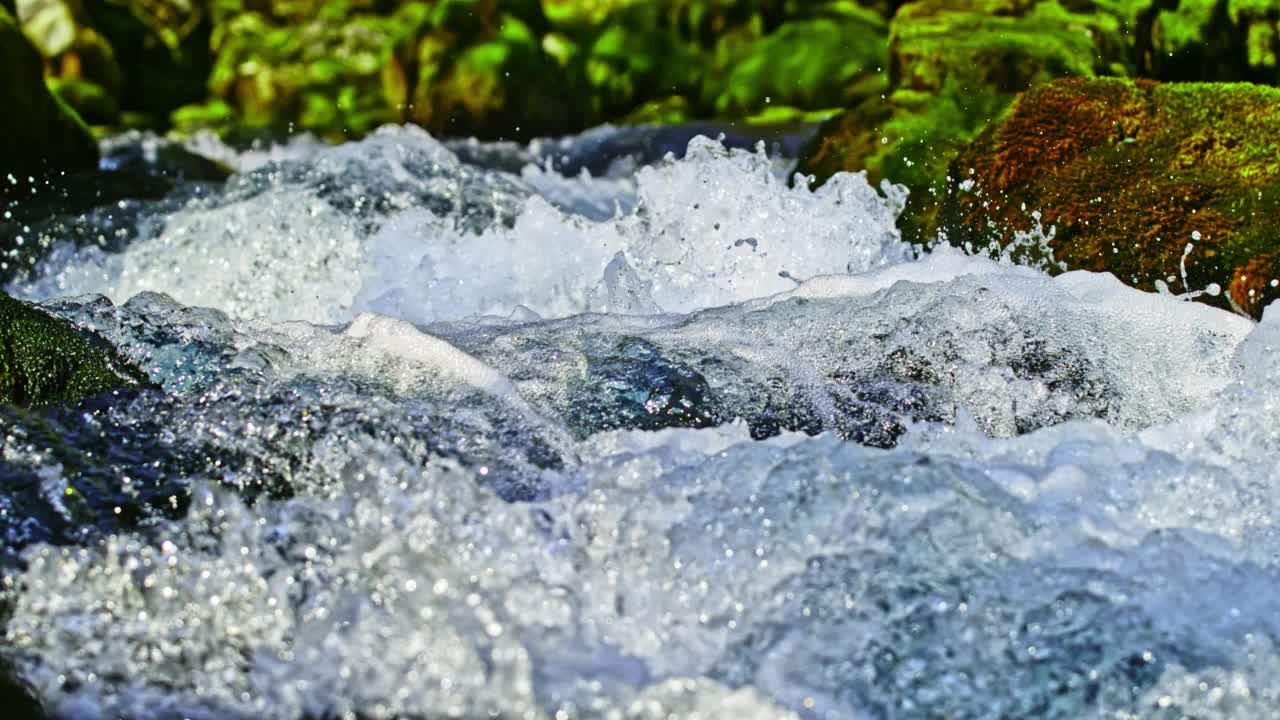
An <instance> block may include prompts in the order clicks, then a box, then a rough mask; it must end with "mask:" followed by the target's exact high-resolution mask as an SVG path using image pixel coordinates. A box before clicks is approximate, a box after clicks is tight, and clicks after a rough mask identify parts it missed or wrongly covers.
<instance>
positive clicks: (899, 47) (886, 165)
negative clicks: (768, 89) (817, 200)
mask: <svg viewBox="0 0 1280 720" xmlns="http://www.w3.org/2000/svg"><path fill="white" fill-rule="evenodd" d="M1079 5H1080V3H1072V6H1073V7H1077V6H1079ZM1124 27H1125V26H1124V24H1123V23H1122V22H1121V20H1120V19H1119V18H1117V17H1115V16H1113V15H1110V14H1108V13H1106V12H1103V11H1100V10H1095V11H1093V12H1075V11H1071V10H1068V9H1066V8H1065V7H1064V6H1063V5H1062V4H1060V3H1059V2H1057V0H1040V1H1038V2H1037V1H1034V0H1032V1H1030V2H1027V1H1023V0H919V1H918V2H912V3H908V4H906V5H903V6H902V7H901V8H900V9H899V10H898V12H897V14H896V15H895V16H894V18H893V21H892V23H891V25H890V40H889V56H890V60H889V88H888V91H887V93H886V94H885V95H884V96H881V95H875V96H873V97H871V98H870V99H869V100H867V101H865V102H863V103H861V104H859V105H857V106H856V107H853V108H851V109H849V110H847V111H846V112H844V113H843V114H841V115H839V116H837V117H835V118H832V119H831V120H830V121H828V122H827V123H826V124H825V125H824V126H823V127H822V128H821V129H820V131H819V132H818V134H817V136H816V137H815V139H814V141H813V142H812V143H810V145H809V146H808V147H807V148H806V149H805V150H804V151H803V152H802V154H801V157H800V162H799V163H798V165H797V168H796V171H797V172H798V173H800V174H802V175H812V176H814V177H815V179H816V181H817V182H818V183H822V182H825V181H826V180H827V178H829V177H831V176H832V175H834V174H835V173H837V172H841V171H858V170H864V169H865V170H866V171H867V173H868V176H869V177H870V179H871V180H872V181H873V182H879V181H880V180H882V179H889V180H891V181H893V182H897V183H902V184H904V185H906V186H907V188H908V189H909V190H910V191H911V195H910V197H909V198H908V200H907V206H906V208H905V209H904V211H903V215H902V217H901V219H900V222H899V224H900V226H901V228H902V230H903V233H904V236H905V237H906V238H907V239H909V240H912V241H916V242H921V241H925V240H927V239H929V238H930V236H931V235H932V233H933V230H934V227H935V215H936V212H937V207H938V201H939V200H940V199H941V197H942V193H943V191H944V189H945V188H944V178H945V174H946V168H947V166H948V164H949V163H950V162H951V159H952V158H954V157H955V155H956V153H958V152H959V151H960V149H961V148H962V147H964V145H965V144H966V143H968V142H969V141H971V140H972V139H973V138H974V137H975V136H976V135H977V134H978V133H979V132H980V131H981V130H982V129H983V128H984V127H985V126H986V125H987V123H988V122H990V121H991V120H992V119H994V118H996V117H997V116H999V115H1000V113H1001V112H1002V111H1003V110H1004V109H1005V108H1006V107H1008V105H1009V103H1011V102H1012V101H1013V98H1014V97H1016V96H1017V93H1019V92H1021V91H1023V90H1026V89H1027V88H1029V87H1033V86H1035V85H1037V84H1041V83H1044V82H1047V81H1049V80H1052V79H1055V78H1059V77H1072V76H1077V77H1093V76H1095V75H1098V74H1104V73H1126V72H1128V71H1129V66H1128V65H1127V64H1126V58H1127V50H1126V48H1127V46H1126V44H1125V41H1124V39H1123V31H1124Z"/></svg>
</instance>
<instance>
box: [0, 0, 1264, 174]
mask: <svg viewBox="0 0 1280 720" xmlns="http://www.w3.org/2000/svg"><path fill="white" fill-rule="evenodd" d="M0 4H2V5H3V6H4V7H7V8H8V9H9V10H10V11H11V12H12V13H13V14H14V16H15V17H16V18H17V20H18V22H19V23H20V24H21V27H22V30H23V32H24V34H25V35H26V36H27V37H28V38H29V39H30V40H31V42H32V44H33V45H34V46H35V47H36V48H37V49H38V50H39V52H40V54H41V55H42V56H43V57H44V60H45V74H46V78H47V80H48V84H49V86H50V88H51V89H53V90H54V91H55V92H56V93H57V94H58V96H59V97H60V98H61V99H62V100H64V101H65V102H66V103H67V104H69V105H70V106H72V107H74V108H75V109H76V110H77V111H78V112H79V113H80V115H81V117H83V118H84V119H85V120H86V121H87V122H88V123H90V124H91V125H95V126H99V127H101V128H110V129H119V128H123V127H149V128H153V129H157V130H167V129H171V128H174V129H177V130H179V131H182V132H189V131H193V130H196V129H201V128H208V129H212V130H214V131H217V132H219V133H222V134H224V135H228V136H235V135H248V136H252V135H254V134H255V133H258V134H279V133H285V132H296V131H310V132H313V133H316V134H318V135H320V136H322V137H326V138H331V139H339V138H345V137H353V136H359V135H362V134H364V133H367V132H369V131H370V130H372V129H373V128H375V127H377V126H379V125H381V124H384V123H389V122H413V123H417V124H419V125H422V126H423V127H425V128H427V129H428V130H430V131H431V132H432V133H435V134H439V135H455V136H456V135H475V136H478V137H481V138H485V139H494V138H509V139H527V138H530V137H535V136H543V135H556V134H564V133H569V132H575V131H578V130H582V129H584V128H586V127H590V126H593V125H597V124H600V123H603V122H615V123H618V122H676V121H681V120H686V119H694V118H698V119H703V118H733V119H750V120H755V121H769V122H788V121H795V120H812V119H815V118H823V117H827V116H831V115H834V114H836V112H838V111H840V110H841V109H854V108H859V107H861V108H862V114H861V115H860V116H859V117H858V119H857V122H859V123H861V124H863V125H865V124H867V123H872V124H874V125H875V126H876V127H881V126H887V127H893V128H898V130H896V131H895V134H896V135H897V136H898V137H899V138H906V141H908V142H924V141H925V140H926V139H927V138H925V135H926V134H928V135H930V136H933V135H939V134H942V135H946V136H951V135H956V136H957V137H959V136H965V135H971V134H972V132H973V128H978V127H981V125H982V124H984V123H985V122H986V121H987V120H989V119H990V117H991V115H992V114H993V113H997V112H999V111H1000V110H1002V109H1003V108H1004V107H1005V106H1007V104H1008V102H1009V100H1010V98H1011V97H1012V96H1013V95H1015V94H1016V93H1017V92H1018V91H1020V90H1022V89H1025V88H1026V87H1027V86H1029V85H1030V84H1032V83H1035V82H1038V81H1040V80H1043V79H1047V78H1052V77H1060V76H1094V75H1121V76H1138V75H1140V76H1146V77H1154V78H1160V79H1170V80H1251V81H1255V82H1261V83H1269V84H1275V83H1276V82H1277V81H1278V80H1280V71H1278V69H1277V54H1278V51H1280V0H915V1H914V2H909V3H904V2H901V1H900V0H417V1H413V2H409V1H404V0H0ZM948 128H950V129H948ZM863 140H865V138H864V139H863ZM863 140H855V141H854V142H862V141H863ZM894 141H895V142H898V140H897V139H895V140H894ZM864 154H867V153H864ZM871 154H874V153H871ZM903 157H908V158H909V156H908V155H904V154H903V153H894V154H893V158H895V160H894V162H901V159H902V158H903ZM886 161H887V160H886ZM873 164H874V163H873ZM912 167H914V164H913V165H910V166H907V167H905V168H898V170H903V171H905V172H908V173H909V172H911V171H912V170H911V168H912ZM915 172H918V173H923V172H924V170H923V169H919V170H916V171H915Z"/></svg>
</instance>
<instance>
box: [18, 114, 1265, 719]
mask: <svg viewBox="0 0 1280 720" xmlns="http://www.w3.org/2000/svg"><path fill="white" fill-rule="evenodd" d="M621 133H622V131H611V130H608V129H602V130H598V131H593V132H592V133H589V134H587V135H586V136H583V137H581V138H577V139H571V140H566V141H563V142H559V143H554V144H543V145H540V146H530V147H523V146H512V145H491V146H490V145H481V144H477V143H456V144H442V143H440V142H437V141H436V140H434V139H432V138H431V137H429V136H427V135H426V134H424V133H422V132H421V131H416V130H412V129H398V128H393V129H386V130H384V131H382V132H380V133H379V134H377V135H375V136H374V137H371V138H369V139H367V140H364V141H362V142H358V143H350V144H347V145H343V146H340V147H322V146H320V145H317V144H314V143H306V142H295V143H293V144H291V145H289V146H286V147H282V148H277V149H275V150H272V151H261V152H251V153H236V152H233V151H230V150H228V149H226V148H221V147H213V146H207V147H203V148H200V149H203V150H204V151H206V152H214V151H216V152H217V153H219V154H220V156H221V159H222V160H224V161H226V162H229V163H231V164H233V165H234V166H235V167H236V169H237V171H238V172H237V174H235V175H234V176H233V177H232V178H231V179H230V180H229V181H227V182H226V183H225V184H218V183H206V184H199V183H187V184H183V185H180V186H179V187H177V188H175V189H174V190H173V191H171V192H169V193H168V194H167V195H163V196H161V197H157V198H152V199H149V200H145V201H130V202H128V203H126V202H124V201H121V202H120V203H119V204H118V206H115V207H114V209H113V208H112V207H109V208H107V209H105V210H102V209H99V210H97V211H94V212H91V213H87V214H81V215H76V216H75V217H63V218H55V219H53V220H51V221H49V222H45V223H44V224H43V225H40V226H37V227H32V226H30V225H28V226H26V227H24V228H23V230H24V232H26V233H27V234H28V235H29V236H30V238H29V240H30V241H32V242H36V241H39V242H43V243H50V244H51V245H52V249H51V251H50V252H49V253H48V255H47V257H46V258H45V260H44V261H43V262H42V263H41V264H40V265H39V266H38V267H36V268H35V269H34V271H33V272H32V273H30V274H19V275H16V276H15V277H14V279H13V280H12V282H11V283H10V285H9V287H8V289H9V290H10V291H11V292H12V293H14V294H16V295H18V296H21V297H26V298H29V299H33V300H40V301H42V302H43V306H44V307H45V308H46V309H48V310H50V311H52V312H54V313H56V314H58V315H61V316H63V317H66V318H69V319H71V320H73V321H75V322H77V323H80V324H82V325H84V326H86V327H92V328H94V329H95V330H96V331H97V332H99V333H101V334H102V335H103V336H105V337H106V338H108V339H109V340H111V341H112V342H114V343H115V344H117V345H118V346H119V347H120V348H121V349H122V350H123V351H124V352H125V353H126V354H127V355H128V356H129V357H131V358H133V359H134V360H136V361H137V362H138V363H139V365H140V366H142V367H143V368H144V369H145V370H146V371H147V372H148V373H149V374H150V376H151V377H152V378H153V379H154V381H155V382H156V383H157V385H158V386H159V388H160V389H147V390H137V391H129V392H123V391H122V392H120V393H117V394H116V396H114V397H112V398H105V399H98V400H93V401H90V402H88V403H86V404H85V405H83V406H81V407H77V408H67V409H60V410H51V411H46V412H32V411H18V410H15V409H12V408H10V409H5V410H3V411H0V424H2V425H3V426H4V432H3V433H0V441H2V442H3V445H2V446H0V451H2V452H3V458H4V462H3V464H0V480H2V481H3V483H4V488H5V489H4V491H3V492H4V494H3V495H2V496H0V532H3V533H4V541H5V549H4V553H3V555H2V556H0V563H2V564H3V566H4V567H5V568H7V570H5V572H6V575H5V582H6V583H7V585H8V593H9V599H10V605H11V608H10V612H9V615H8V618H7V623H6V626H5V632H6V633H7V652H8V653H9V654H10V655H11V657H12V658H14V660H15V662H16V663H17V665H18V667H19V668H20V671H21V673H22V674H23V676H24V677H25V678H26V679H27V680H29V681H30V683H31V684H32V685H33V686H34V687H35V688H36V689H37V691H38V693H39V694H40V695H41V697H42V698H43V699H44V700H45V702H46V704H47V705H48V707H49V708H50V709H51V710H52V711H53V712H54V713H55V714H56V715H59V716H62V717H67V718H115V717H127V718H139V719H144V718H145V719H151V718H201V719H206V718H207V719H210V720H212V719H214V718H232V719H235V718H245V719H248V718H299V717H311V718H338V717H348V716H350V717H355V716H359V717H367V718H390V717H420V718H444V717H458V718H492V717H502V718H548V719H549V718H567V717H579V718H637V719H638V718H645V719H648V718H655V719H656V718H743V719H745V718H757V719H762V720H763V719H766V718H768V719H773V718H1028V717H1046V718H1064V719H1069V718H1131V717H1141V718H1170V719H1173V718H1253V717H1274V716H1275V715H1276V713H1277V712H1280V711H1278V710H1277V708H1280V645H1278V644H1277V641H1278V640H1280V594H1278V593H1277V592H1276V589H1277V587H1280V536H1277V533H1276V529H1275V522H1276V520H1277V518H1280V487H1277V484H1278V483H1280V475H1278V474H1277V472H1276V468H1277V462H1278V461H1280V424H1278V423H1277V420H1280V357H1278V356H1277V353H1276V350H1277V348H1280V317H1277V316H1276V314H1275V313H1270V314H1268V315H1267V316H1266V317H1265V318H1264V320H1263V321H1262V322H1261V323H1259V324H1256V325H1255V324H1254V323H1252V322H1251V321H1248V320H1245V319H1242V318H1239V317H1236V316H1234V315H1230V314H1227V313H1223V312H1220V311H1218V310H1215V309H1212V308H1209V307H1206V306H1202V305H1198V304H1194V303H1191V302H1186V301H1184V300H1182V299H1179V298H1176V297H1173V296H1171V295H1168V294H1162V295H1161V294H1151V293H1144V292H1140V291H1138V290H1134V289H1131V288H1127V287H1125V286H1123V285H1121V284H1120V283H1119V282H1118V281H1117V280H1115V279H1114V278H1113V277H1111V276H1109V275H1095V274H1089V273H1067V274H1064V275H1059V276H1057V277H1052V278H1051V277H1049V276H1048V275H1045V274H1043V273H1042V272H1040V271H1039V270H1036V269H1031V268H1026V267H1018V266H1014V265H1011V264H1009V263H1007V262H1004V263H1001V262H997V261H993V260H989V259H980V258H976V257H969V256H966V255H964V254H962V253H961V252H959V251H957V250H952V249H947V248H941V249H936V250H934V251H932V252H922V253H919V254H918V253H916V252H915V251H913V250H912V249H911V248H909V247H907V246H906V245H904V244H903V243H902V242H900V240H899V237H898V234H897V231H896V230H895V229H894V218H895V217H896V214H897V212H898V211H899V210H900V208H901V203H902V200H903V195H902V192H901V190H900V189H898V188H896V187H894V186H890V185H885V186H884V187H881V188H873V187H871V186H870V185H868V183H867V182H866V180H865V178H864V177H863V176H862V175H841V176H837V177H836V178H834V179H833V180H832V181H831V182H829V183H827V184H826V185H824V186H823V187H821V188H820V189H817V190H814V191H811V190H809V189H808V188H807V187H805V185H804V183H803V182H800V183H795V184H789V183H788V182H787V178H786V175H787V170H788V167H789V165H790V163H789V162H788V161H787V160H786V159H785V157H781V156H769V155H767V154H766V153H765V152H764V150H757V151H754V152H753V151H750V150H743V149H726V148H725V147H723V146H721V145H720V144H718V143H716V142H713V141H710V140H707V139H705V138H698V139H694V140H693V141H692V142H691V143H690V144H689V147H688V152H687V154H686V155H685V156H684V157H683V158H682V159H674V158H667V159H665V160H656V161H654V160H655V158H653V157H647V156H646V155H645V154H644V153H638V154H634V153H632V154H629V153H631V150H634V147H632V145H628V144H627V143H626V142H621V141H620V140H619V138H623V139H626V138H625V137H624V136H623V135H622V134H621ZM133 142H144V140H138V139H137V138H135V139H134V140H133ZM145 142H154V141H145ZM606 146H607V147H606ZM601 147H606V149H607V148H615V147H622V148H623V149H624V150H627V152H615V153H614V155H613V156H608V157H604V159H601V154H602V153H603V152H604V151H602V150H601V149H600V148H601ZM645 147H649V146H645ZM628 148H630V149H629V150H628ZM593 152H594V153H595V155H592V153H593ZM610 152H612V151H610ZM650 154H652V153H650ZM610 159H612V162H606V161H607V160H610ZM651 161H653V162H651ZM591 172H595V176H592V174H591ZM1022 239H1024V238H1013V237H1011V238H1010V241H1011V242H1013V241H1015V240H1022ZM1173 270H1175V269H1171V271H1173Z"/></svg>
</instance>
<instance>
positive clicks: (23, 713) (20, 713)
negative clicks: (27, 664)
mask: <svg viewBox="0 0 1280 720" xmlns="http://www.w3.org/2000/svg"><path fill="white" fill-rule="evenodd" d="M0 609H2V608H0ZM0 706H3V707H4V709H5V717H8V718H12V720H45V718H47V717H49V716H48V715H47V714H46V713H45V711H44V707H43V706H42V705H41V703H40V699H39V698H37V697H36V695H35V692H34V691H33V690H32V689H31V687H30V686H28V685H27V683H26V682H24V681H23V679H22V678H21V677H19V676H18V673H17V671H16V670H15V669H14V667H13V666H12V664H10V663H9V662H8V661H7V660H5V659H3V658H0Z"/></svg>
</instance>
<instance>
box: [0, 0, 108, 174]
mask: <svg viewBox="0 0 1280 720" xmlns="http://www.w3.org/2000/svg"><path fill="white" fill-rule="evenodd" d="M0 68H4V72H3V73H0V108H4V111H3V112H0V139H2V140H3V142H0V193H3V192H5V190H6V189H7V188H9V187H11V185H10V183H9V182H8V180H7V179H6V177H7V176H8V175H13V176H14V177H15V178H23V179H25V178H26V177H27V176H38V175H43V174H45V173H47V172H50V171H54V170H71V169H78V168H92V167H95V166H96V165H97V163H98V144H97V143H96V142H95V141H94V139H93V136H92V135H91V134H90V133H89V128H87V127H86V126H85V124H84V122H83V121H81V120H80V118H79V117H77V116H76V114H75V112H74V111H73V110H71V109H70V108H69V107H67V106H66V104H64V103H62V102H60V101H59V100H57V99H56V98H55V97H54V95H53V94H51V93H50V92H49V89H48V88H47V87H45V84H44V76H43V62H42V61H41V59H40V55H39V53H37V52H36V51H35V49H34V48H33V47H31V44H30V43H29V42H28V41H27V39H26V37H24V36H23V34H22V31H21V30H20V29H19V28H18V24H17V22H16V21H15V20H14V19H13V16H12V15H10V14H9V13H8V12H7V11H5V10H3V9H0Z"/></svg>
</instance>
